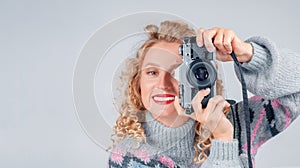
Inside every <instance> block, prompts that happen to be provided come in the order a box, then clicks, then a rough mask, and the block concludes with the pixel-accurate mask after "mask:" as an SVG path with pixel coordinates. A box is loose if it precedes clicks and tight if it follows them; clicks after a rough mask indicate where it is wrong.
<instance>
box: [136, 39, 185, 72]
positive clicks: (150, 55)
mask: <svg viewBox="0 0 300 168" xmlns="http://www.w3.org/2000/svg"><path fill="white" fill-rule="evenodd" d="M179 45H180V44H179V43H167V42H159V43H156V44H155V45H153V46H152V47H150V48H149V49H148V51H146V55H145V57H144V60H143V64H142V68H147V67H149V66H157V67H158V68H162V69H163V70H166V71H172V70H173V69H174V68H175V67H177V66H178V65H179V64H181V62H182V57H181V56H180V55H179V54H178V47H179Z"/></svg>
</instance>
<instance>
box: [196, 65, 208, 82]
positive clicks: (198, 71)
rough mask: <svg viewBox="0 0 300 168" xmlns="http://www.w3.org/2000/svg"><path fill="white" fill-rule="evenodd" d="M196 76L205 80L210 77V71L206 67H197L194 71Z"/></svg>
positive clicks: (200, 79)
mask: <svg viewBox="0 0 300 168" xmlns="http://www.w3.org/2000/svg"><path fill="white" fill-rule="evenodd" d="M194 75H195V78H196V79H197V80H198V81H204V80H206V79H207V78H208V77H209V73H208V72H207V69H206V68H205V67H199V68H196V69H195V71H194Z"/></svg>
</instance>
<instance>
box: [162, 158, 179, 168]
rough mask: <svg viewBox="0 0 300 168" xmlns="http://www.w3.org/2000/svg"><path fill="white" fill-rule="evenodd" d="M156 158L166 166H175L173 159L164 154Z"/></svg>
mask: <svg viewBox="0 0 300 168" xmlns="http://www.w3.org/2000/svg"><path fill="white" fill-rule="evenodd" d="M158 160H159V161H160V162H161V163H162V164H164V165H166V166H168V168H174V167H175V163H174V161H173V160H172V159H170V158H168V157H166V156H160V157H159V158H158Z"/></svg>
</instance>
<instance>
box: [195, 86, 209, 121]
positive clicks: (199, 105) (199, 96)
mask: <svg viewBox="0 0 300 168" xmlns="http://www.w3.org/2000/svg"><path fill="white" fill-rule="evenodd" d="M209 92H210V89H209V88H207V89H203V90H200V91H199V92H198V93H197V94H196V96H195V97H194V98H193V100H192V106H193V108H194V113H193V115H194V116H195V119H196V120H198V121H199V122H200V121H201V118H199V117H200V116H202V112H203V109H202V103H201V102H202V100H203V99H204V97H205V96H207V95H208V94H209Z"/></svg>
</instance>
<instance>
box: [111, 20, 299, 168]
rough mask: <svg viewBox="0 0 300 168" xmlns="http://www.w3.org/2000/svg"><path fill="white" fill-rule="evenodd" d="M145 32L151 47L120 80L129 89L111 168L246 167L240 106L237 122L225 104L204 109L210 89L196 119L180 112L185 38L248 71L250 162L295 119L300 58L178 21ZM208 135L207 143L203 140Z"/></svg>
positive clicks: (218, 100)
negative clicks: (177, 70) (181, 47)
mask: <svg viewBox="0 0 300 168" xmlns="http://www.w3.org/2000/svg"><path fill="white" fill-rule="evenodd" d="M145 31H146V33H147V34H148V35H149V39H148V40H147V41H146V42H145V43H144V44H143V45H142V46H141V47H140V48H139V50H138V52H137V55H136V57H135V58H134V59H131V60H129V62H128V66H127V67H128V69H127V70H126V71H125V72H127V75H125V74H123V75H124V76H126V77H127V78H128V85H127V89H126V91H125V99H124V101H123V103H122V106H121V108H120V116H119V118H118V119H117V121H116V125H115V126H114V130H115V136H116V137H117V139H116V141H117V142H114V145H115V147H114V149H113V150H112V153H111V155H110V158H109V166H110V167H201V168H203V167H244V166H245V167H247V165H248V163H247V152H246V151H247V148H246V147H247V146H246V142H247V141H246V137H245V128H244V121H243V119H244V118H243V115H244V114H243V113H244V112H243V110H242V109H243V108H242V107H243V102H240V103H238V104H237V105H235V106H234V107H233V108H232V111H231V112H230V113H229V116H235V117H234V118H233V119H230V120H229V119H228V118H227V117H226V115H225V113H224V109H228V107H229V106H230V105H229V103H228V102H226V101H225V99H224V98H223V97H222V96H214V97H213V98H211V99H210V100H209V102H208V105H207V107H206V108H202V106H201V101H202V99H203V98H204V96H206V95H208V94H209V92H210V90H209V89H205V90H200V91H199V92H198V93H197V95H196V96H195V97H194V98H193V101H192V105H193V109H194V113H192V114H191V115H187V114H185V112H184V109H182V108H181V106H180V105H179V101H178V98H177V96H178V92H179V91H178V85H179V83H178V81H177V80H175V79H174V77H173V72H174V69H175V68H176V67H177V66H178V65H180V64H181V63H182V60H181V57H180V56H179V55H178V47H179V45H180V44H182V40H183V38H184V37H186V36H195V35H196V36H197V44H198V45H199V46H203V45H204V46H205V47H206V48H207V50H209V51H213V50H214V48H215V49H216V53H217V59H218V60H220V61H231V60H232V59H231V57H230V55H229V54H230V53H231V52H234V53H235V55H236V56H237V58H238V61H239V62H242V63H243V64H242V71H243V73H244V76H245V80H246V83H247V86H248V89H249V90H250V91H251V92H252V93H254V94H255V95H259V96H255V97H253V98H250V99H249V107H250V113H251V149H252V151H251V154H252V156H254V155H255V154H256V151H257V148H258V147H259V146H260V145H262V144H263V143H264V142H266V141H267V140H268V139H270V138H271V137H273V136H275V135H276V134H278V133H279V132H281V131H283V130H284V129H285V128H286V127H287V126H288V125H289V124H290V123H291V122H292V121H293V120H294V119H295V118H296V117H297V116H298V114H299V107H297V105H296V103H298V102H300V95H299V91H300V84H299V82H300V79H299V76H300V73H299V70H298V69H297V68H298V67H297V66H296V65H294V64H293V63H294V62H295V60H299V56H296V55H295V54H292V53H282V54H279V53H278V51H277V50H276V47H275V46H274V44H273V43H271V42H270V41H269V40H267V39H265V38H261V37H253V38H250V39H249V40H247V41H246V42H244V41H242V40H240V39H239V38H238V37H237V35H236V34H235V33H234V32H233V31H231V30H227V29H223V28H213V29H210V30H204V29H199V30H198V33H197V34H196V33H195V31H194V30H193V29H191V28H190V27H189V26H188V25H187V24H185V23H183V22H180V21H165V22H162V23H161V25H160V27H159V28H158V27H157V26H154V25H148V26H147V27H146V28H145ZM296 62H297V61H296ZM123 80H125V81H126V79H123ZM225 111H226V110H225ZM233 122H235V123H237V126H236V128H233ZM207 129H208V130H209V132H210V133H211V134H210V136H208V137H207V136H204V132H203V130H207Z"/></svg>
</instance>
